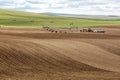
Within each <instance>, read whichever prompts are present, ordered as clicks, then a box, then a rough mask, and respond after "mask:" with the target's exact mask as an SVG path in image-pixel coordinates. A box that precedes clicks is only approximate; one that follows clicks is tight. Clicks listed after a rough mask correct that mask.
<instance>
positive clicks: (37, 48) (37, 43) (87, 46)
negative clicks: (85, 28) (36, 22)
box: [0, 27, 120, 80]
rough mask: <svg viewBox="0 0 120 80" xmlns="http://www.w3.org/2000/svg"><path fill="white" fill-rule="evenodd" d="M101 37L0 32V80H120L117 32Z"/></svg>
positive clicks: (109, 31) (116, 29) (108, 31)
mask: <svg viewBox="0 0 120 80" xmlns="http://www.w3.org/2000/svg"><path fill="white" fill-rule="evenodd" d="M97 29H104V30H105V31H106V32H105V33H92V32H90V33H89V32H81V33H80V32H76V33H74V32H73V33H51V32H48V31H46V30H44V29H38V28H31V29H25V28H21V29H17V28H1V29H0V80H120V28H119V27H104V28H103V27H102V28H101V27H99V28H97Z"/></svg>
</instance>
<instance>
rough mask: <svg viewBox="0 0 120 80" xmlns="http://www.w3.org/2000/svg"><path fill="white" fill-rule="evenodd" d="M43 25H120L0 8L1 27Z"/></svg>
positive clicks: (114, 21)
mask: <svg viewBox="0 0 120 80" xmlns="http://www.w3.org/2000/svg"><path fill="white" fill-rule="evenodd" d="M43 25H48V26H51V27H90V26H109V25H120V20H99V19H83V18H81V19H80V18H72V17H60V16H59V17H58V16H49V15H45V14H35V13H28V12H21V11H11V10H3V9H0V26H1V27H18V28H19V27H25V28H29V27H30V28H32V27H33V28H39V27H42V26H43Z"/></svg>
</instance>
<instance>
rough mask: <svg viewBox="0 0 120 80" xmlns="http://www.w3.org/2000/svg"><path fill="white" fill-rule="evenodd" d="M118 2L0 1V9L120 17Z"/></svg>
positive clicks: (119, 3)
mask: <svg viewBox="0 0 120 80" xmlns="http://www.w3.org/2000/svg"><path fill="white" fill-rule="evenodd" d="M119 5H120V0H104V1H102V0H0V8H9V9H16V10H23V11H30V12H37V13H41V12H53V13H68V14H91V15H120V6H119Z"/></svg>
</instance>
